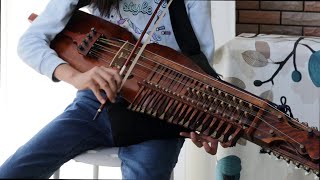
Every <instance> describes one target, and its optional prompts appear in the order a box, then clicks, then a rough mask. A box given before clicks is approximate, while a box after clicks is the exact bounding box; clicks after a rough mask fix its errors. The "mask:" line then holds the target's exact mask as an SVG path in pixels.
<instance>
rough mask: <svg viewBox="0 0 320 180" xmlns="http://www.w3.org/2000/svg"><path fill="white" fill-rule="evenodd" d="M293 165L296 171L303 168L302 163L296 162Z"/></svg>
mask: <svg viewBox="0 0 320 180" xmlns="http://www.w3.org/2000/svg"><path fill="white" fill-rule="evenodd" d="M293 164H294V165H295V167H294V168H295V169H301V168H300V163H298V162H294V163H293Z"/></svg>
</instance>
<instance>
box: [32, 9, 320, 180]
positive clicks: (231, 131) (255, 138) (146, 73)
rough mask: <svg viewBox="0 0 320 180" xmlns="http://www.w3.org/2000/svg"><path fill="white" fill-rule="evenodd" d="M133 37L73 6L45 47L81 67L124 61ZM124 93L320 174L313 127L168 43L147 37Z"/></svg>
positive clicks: (149, 110)
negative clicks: (205, 68) (153, 41)
mask: <svg viewBox="0 0 320 180" xmlns="http://www.w3.org/2000/svg"><path fill="white" fill-rule="evenodd" d="M36 16H37V15H35V14H32V15H30V17H29V20H30V21H33V20H34V19H35V18H36ZM135 42H136V40H135V38H134V37H133V35H132V34H131V33H129V32H128V31H127V30H125V29H124V28H122V27H120V26H117V25H114V24H112V23H110V22H107V21H105V20H103V19H100V18H98V17H96V16H93V15H90V14H87V13H85V12H82V11H79V10H78V11H76V12H75V13H74V15H73V16H72V18H71V19H70V21H69V22H68V24H67V26H66V28H65V29H64V30H63V31H62V32H61V33H59V34H58V35H57V36H56V37H55V39H54V40H53V41H52V42H51V44H50V46H51V48H52V49H54V50H55V51H56V52H57V54H58V55H59V57H61V58H62V59H64V60H65V61H67V62H68V63H69V64H70V65H71V66H73V67H74V68H76V69H77V70H79V71H81V72H85V71H88V70H89V69H91V68H93V67H95V66H106V67H122V65H123V64H124V62H125V60H126V58H127V57H128V55H129V54H130V52H131V50H132V49H133V47H134V44H135ZM121 93H122V95H123V97H124V98H125V99H126V100H127V101H128V102H129V104H130V105H129V106H128V109H130V110H132V111H136V112H140V113H144V114H149V115H150V116H153V117H157V118H158V119H160V120H163V121H166V122H168V123H174V124H178V125H180V126H183V127H185V128H188V129H190V130H192V131H196V132H199V133H201V134H204V135H208V136H211V137H213V138H216V139H219V141H220V142H221V144H222V146H224V147H231V146H235V144H236V142H237V141H238V139H239V138H244V139H247V140H249V141H251V142H252V143H254V144H256V145H258V146H260V147H262V148H263V151H264V152H267V153H269V154H273V155H275V156H276V157H277V158H278V159H283V160H285V161H287V162H288V163H293V164H294V165H295V166H297V167H298V168H303V169H305V171H306V172H313V173H314V174H316V175H317V176H319V171H320V170H319V169H320V168H319V163H320V160H319V154H320V152H319V148H320V132H319V131H318V129H317V128H314V127H308V125H306V124H304V123H299V121H297V120H296V119H293V118H291V117H289V116H288V115H287V114H285V113H283V112H281V111H279V110H278V109H277V108H276V107H275V106H274V104H273V103H272V102H268V101H267V100H265V99H262V98H260V97H257V96H255V95H253V94H251V93H249V92H246V91H244V90H240V89H237V88H236V87H234V86H232V85H230V84H228V83H225V82H223V81H219V80H217V79H214V78H212V77H210V76H209V75H207V74H205V73H204V72H203V71H202V70H201V69H200V68H199V67H198V66H197V65H195V64H194V63H193V62H192V61H191V60H190V59H189V58H187V57H186V56H184V55H182V54H181V53H179V52H177V51H175V50H173V49H171V48H168V47H165V46H161V45H158V44H149V45H148V46H147V47H146V50H145V51H144V52H143V53H142V56H141V57H140V59H139V61H138V63H137V64H136V65H135V67H134V69H133V70H132V72H131V74H130V76H129V78H128V79H127V81H126V82H125V83H124V86H123V88H122V90H121ZM164 133H165V132H164Z"/></svg>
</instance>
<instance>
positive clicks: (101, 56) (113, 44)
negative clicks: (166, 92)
mask: <svg viewBox="0 0 320 180" xmlns="http://www.w3.org/2000/svg"><path fill="white" fill-rule="evenodd" d="M97 42H98V43H96V44H95V48H97V49H98V50H100V51H103V52H108V53H111V54H113V55H114V54H116V53H117V50H114V49H112V48H108V47H107V46H104V43H105V44H107V45H109V46H111V47H116V48H120V45H117V43H119V42H116V41H112V40H108V39H101V41H97ZM99 43H101V44H99ZM98 50H96V49H94V48H93V49H92V51H90V54H91V55H92V56H94V57H96V58H99V59H101V60H104V61H106V60H105V59H104V54H103V53H100V52H99V51H98ZM124 50H125V51H128V52H129V51H130V50H128V49H124ZM122 58H125V57H122ZM141 58H143V59H144V60H145V61H151V62H153V63H157V62H155V61H153V60H151V59H149V58H147V57H145V56H141ZM157 64H159V63H157ZM136 65H139V66H141V67H143V68H146V69H148V70H150V71H152V72H155V73H156V74H158V75H161V77H163V78H167V79H169V80H171V81H172V82H175V83H178V84H181V85H182V86H185V87H186V84H184V83H182V82H181V81H179V79H180V78H178V80H177V79H176V76H175V75H171V74H170V73H169V74H168V75H166V74H162V73H161V72H158V70H153V69H151V68H150V67H148V64H146V63H144V61H139V62H137V64H136ZM161 66H163V65H162V64H161ZM166 68H168V69H170V70H171V71H172V72H175V70H174V69H171V68H170V67H166ZM175 73H177V74H181V73H180V72H175ZM131 74H133V75H135V76H138V77H139V74H140V73H134V72H131ZM184 76H186V77H187V78H189V79H192V80H193V81H194V82H195V83H201V82H199V81H198V80H196V79H193V78H191V77H188V76H187V75H184ZM140 77H141V76H140ZM141 78H143V77H141ZM159 81H160V79H159ZM162 82H167V81H162ZM167 83H168V82H167ZM170 85H171V84H169V86H168V85H163V86H164V87H166V86H168V88H170ZM202 85H204V84H202ZM207 86H209V87H211V86H210V85H207ZM211 88H214V87H211ZM182 89H183V88H182ZM182 89H181V90H182ZM193 89H196V90H197V91H199V92H201V93H202V94H205V95H207V96H211V94H208V93H207V92H206V91H203V90H202V89H201V88H198V87H197V86H194V88H193ZM215 98H216V99H218V100H219V101H221V103H226V104H228V105H231V107H234V112H235V111H236V110H237V108H238V106H237V105H234V104H231V103H230V102H227V101H225V100H223V99H222V98H219V96H218V95H216V97H215ZM236 98H237V99H238V100H239V101H240V100H242V99H240V98H238V97H236ZM208 101H209V100H206V102H208ZM242 101H243V100H242ZM245 102H246V101H245ZM246 103H249V102H246ZM211 105H212V103H211V104H210V106H211ZM220 105H222V104H220V103H219V104H217V107H216V108H214V109H218V108H219V106H220ZM227 107H228V106H225V107H223V108H224V109H223V110H222V113H223V112H224V111H225V110H226V109H227ZM240 107H242V106H240ZM252 107H255V108H257V109H259V110H262V111H265V112H267V113H270V112H269V111H268V110H265V109H262V108H260V107H258V106H256V105H252ZM243 108H244V107H242V108H240V110H241V111H243V112H241V113H242V114H241V115H240V118H239V119H240V120H241V119H242V118H243V116H245V113H248V114H250V115H252V116H254V117H257V113H256V112H254V111H251V110H250V109H249V111H248V109H243ZM232 114H234V113H232ZM229 117H230V118H231V117H232V116H229ZM257 118H259V119H260V120H261V121H262V122H264V123H266V124H267V125H268V126H269V127H271V128H273V129H274V130H275V131H277V132H279V133H281V134H283V135H284V136H286V137H287V138H289V139H291V140H292V141H294V142H295V143H297V144H299V145H300V143H299V142H297V141H296V140H294V139H293V138H292V137H290V136H288V135H287V134H285V133H283V132H281V131H280V130H279V129H277V128H276V127H274V126H273V125H271V124H270V123H268V122H267V121H266V120H265V119H263V118H261V117H257ZM288 118H290V117H288ZM267 119H270V118H268V117H267ZM246 122H247V121H246ZM246 122H242V123H243V124H245V125H247V126H249V127H253V126H252V125H251V124H248V123H246ZM253 128H255V129H257V130H259V129H258V128H257V127H253ZM259 131H262V130H259ZM262 132H263V131H262ZM264 133H267V132H264ZM267 134H268V133H267Z"/></svg>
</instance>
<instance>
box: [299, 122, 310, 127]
mask: <svg viewBox="0 0 320 180" xmlns="http://www.w3.org/2000/svg"><path fill="white" fill-rule="evenodd" d="M301 124H303V125H305V126H307V127H309V125H308V123H307V122H302V123H301Z"/></svg>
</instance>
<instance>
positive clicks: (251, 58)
mask: <svg viewBox="0 0 320 180" xmlns="http://www.w3.org/2000/svg"><path fill="white" fill-rule="evenodd" d="M213 67H214V68H215V70H216V71H217V73H219V74H221V76H222V79H223V80H225V81H227V82H230V83H232V84H234V85H236V86H237V87H239V88H242V89H245V90H246V91H249V92H251V93H253V94H255V95H257V96H260V97H263V98H266V99H269V100H271V101H273V102H274V103H276V104H278V105H280V104H284V103H285V104H286V105H289V106H290V108H291V111H292V114H293V116H294V117H295V118H298V119H299V120H300V122H307V123H308V124H309V126H315V127H318V128H319V126H320V125H319V119H320V110H319V109H320V38H319V37H296V36H285V35H265V34H259V35H254V34H247V33H246V34H241V35H239V36H237V37H236V38H234V39H233V40H231V41H229V42H228V43H226V44H225V45H224V46H222V47H221V48H219V49H217V51H216V53H215V58H214V61H213ZM282 96H284V97H285V99H284V98H282V100H280V99H281V97H282ZM260 149H261V148H260V147H259V146H257V145H255V144H253V143H251V142H248V141H245V140H243V139H240V141H239V142H238V144H237V145H236V146H235V147H232V148H222V147H219V150H218V153H217V160H218V163H219V160H221V159H223V158H225V157H227V156H233V155H235V156H238V157H239V158H240V159H241V167H242V168H241V172H240V179H243V180H256V179H259V180H271V179H272V180H309V179H310V180H311V179H312V180H313V179H314V175H313V174H310V175H307V176H306V175H305V171H304V170H297V169H295V168H294V166H293V165H292V164H291V165H290V166H288V165H287V163H286V162H285V161H277V160H276V158H275V157H274V156H271V158H269V155H268V154H260V153H259V151H260ZM218 165H219V164H218Z"/></svg>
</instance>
